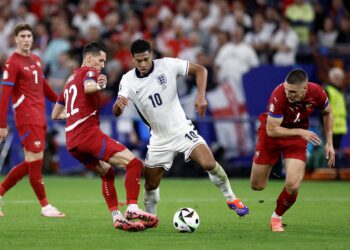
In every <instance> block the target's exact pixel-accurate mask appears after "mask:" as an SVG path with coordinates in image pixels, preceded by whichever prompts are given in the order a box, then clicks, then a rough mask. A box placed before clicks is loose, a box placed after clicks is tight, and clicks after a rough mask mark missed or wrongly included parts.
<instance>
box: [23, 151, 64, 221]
mask: <svg viewBox="0 0 350 250" xmlns="http://www.w3.org/2000/svg"><path fill="white" fill-rule="evenodd" d="M24 156H25V160H26V162H27V165H28V175H29V182H30V185H31V186H32V188H33V190H34V193H35V195H36V197H37V199H38V200H39V202H40V205H41V215H42V216H45V217H58V218H60V217H64V216H65V214H64V213H62V212H60V211H59V210H58V209H57V208H56V207H54V206H52V205H51V204H49V202H48V200H47V197H46V193H45V186H44V181H43V176H42V172H41V171H42V164H43V156H44V152H43V151H41V152H38V153H34V152H30V151H27V150H25V149H24Z"/></svg>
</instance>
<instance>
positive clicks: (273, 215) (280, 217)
mask: <svg viewBox="0 0 350 250" xmlns="http://www.w3.org/2000/svg"><path fill="white" fill-rule="evenodd" d="M271 218H276V219H280V220H281V219H282V216H279V215H278V214H276V212H275V211H274V212H273V213H272V215H271Z"/></svg>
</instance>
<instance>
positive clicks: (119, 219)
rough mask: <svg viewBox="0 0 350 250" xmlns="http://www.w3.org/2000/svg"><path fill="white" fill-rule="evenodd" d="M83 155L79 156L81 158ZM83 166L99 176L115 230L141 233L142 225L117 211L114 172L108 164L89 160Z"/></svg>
mask: <svg viewBox="0 0 350 250" xmlns="http://www.w3.org/2000/svg"><path fill="white" fill-rule="evenodd" d="M82 157H83V155H80V158H82ZM85 166H86V167H87V168H89V169H91V170H93V171H95V172H97V173H98V174H100V175H101V180H102V195H103V197H104V199H105V202H106V204H107V207H108V209H109V211H110V212H111V215H112V220H113V225H114V227H115V228H117V229H121V230H125V231H135V232H136V231H142V230H144V228H145V227H144V225H143V224H142V223H140V222H132V221H129V220H127V219H126V218H125V217H124V216H123V214H122V213H121V212H120V210H119V203H118V196H117V192H116V189H115V185H114V179H115V175H114V170H113V168H112V166H111V165H110V164H109V163H106V162H103V161H98V160H97V159H94V160H90V162H89V163H86V164H85Z"/></svg>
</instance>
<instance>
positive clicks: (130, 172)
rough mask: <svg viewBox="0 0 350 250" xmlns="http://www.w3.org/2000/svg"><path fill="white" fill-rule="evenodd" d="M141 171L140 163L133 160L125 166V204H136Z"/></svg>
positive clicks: (135, 159)
mask: <svg viewBox="0 0 350 250" xmlns="http://www.w3.org/2000/svg"><path fill="white" fill-rule="evenodd" d="M142 170H143V164H142V161H140V160H139V159H138V158H134V159H133V160H132V161H130V162H129V164H128V165H126V176H125V184H124V185H125V189H126V203H127V204H137V200H138V197H139V193H140V178H141V174H142Z"/></svg>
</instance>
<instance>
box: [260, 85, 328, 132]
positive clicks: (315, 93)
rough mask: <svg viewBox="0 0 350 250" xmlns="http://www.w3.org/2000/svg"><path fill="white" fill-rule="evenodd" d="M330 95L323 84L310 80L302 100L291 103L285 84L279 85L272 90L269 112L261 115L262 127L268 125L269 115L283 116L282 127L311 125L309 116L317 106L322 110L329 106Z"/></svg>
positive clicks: (306, 126)
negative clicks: (328, 95)
mask: <svg viewBox="0 0 350 250" xmlns="http://www.w3.org/2000/svg"><path fill="white" fill-rule="evenodd" d="M328 103H329V102H328V97H327V94H326V92H325V91H324V90H323V88H322V87H321V86H319V85H318V84H316V83H311V82H309V83H308V84H307V91H306V94H305V97H304V99H303V100H301V101H300V102H295V103H290V102H289V101H288V99H287V96H286V93H285V90H284V85H283V84H280V85H278V86H277V87H276V88H275V89H274V90H273V92H272V94H271V96H270V100H269V103H268V108H267V110H268V112H266V113H263V114H261V115H260V116H259V120H260V122H261V127H264V126H266V120H267V115H269V116H271V117H275V118H283V121H282V124H281V126H282V127H285V128H303V129H307V128H308V127H309V116H310V114H311V113H312V112H313V111H314V109H315V108H318V109H320V110H323V109H325V108H326V107H327V106H328Z"/></svg>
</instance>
